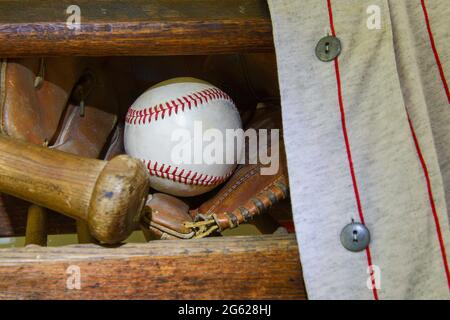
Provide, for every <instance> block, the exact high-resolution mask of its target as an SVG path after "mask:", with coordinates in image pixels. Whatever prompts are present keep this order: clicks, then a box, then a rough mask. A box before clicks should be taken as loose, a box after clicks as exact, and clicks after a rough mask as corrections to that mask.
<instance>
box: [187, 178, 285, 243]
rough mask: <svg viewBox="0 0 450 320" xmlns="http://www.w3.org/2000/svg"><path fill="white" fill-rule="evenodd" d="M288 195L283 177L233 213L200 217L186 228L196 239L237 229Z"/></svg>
mask: <svg viewBox="0 0 450 320" xmlns="http://www.w3.org/2000/svg"><path fill="white" fill-rule="evenodd" d="M287 195H288V187H287V181H286V179H285V177H283V176H282V177H280V178H278V179H277V180H276V181H275V182H273V183H271V184H270V185H269V186H268V187H267V188H265V189H264V190H263V191H261V192H260V193H258V194H257V195H256V196H255V197H253V198H251V199H250V200H248V201H247V202H246V203H245V204H244V205H243V206H241V207H239V208H237V209H235V210H233V211H232V212H223V213H214V214H212V215H209V216H204V215H198V216H197V217H196V219H198V220H200V221H196V222H193V223H192V222H189V223H186V224H185V226H186V227H187V228H191V229H192V230H194V231H195V233H196V235H195V236H194V237H195V238H203V237H205V236H207V235H209V234H211V233H212V232H214V231H215V230H218V231H223V230H225V229H232V228H236V227H237V226H239V224H241V223H244V222H248V221H250V220H252V219H253V217H254V216H255V215H258V214H262V213H263V212H265V211H267V210H268V209H269V208H270V207H272V206H273V205H274V204H275V203H277V202H279V201H281V200H283V199H285V198H286V197H287Z"/></svg>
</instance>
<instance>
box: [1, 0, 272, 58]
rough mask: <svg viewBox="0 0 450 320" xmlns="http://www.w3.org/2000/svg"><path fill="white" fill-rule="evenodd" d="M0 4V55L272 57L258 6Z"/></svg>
mask: <svg viewBox="0 0 450 320" xmlns="http://www.w3.org/2000/svg"><path fill="white" fill-rule="evenodd" d="M72 4H74V3H73V1H71V0H0V42H1V43H2V45H1V46H0V56H2V57H12V56H39V55H41V56H67V55H83V56H106V55H109V56H118V55H121V56H123V55H135V56H137V55H191V54H212V53H214V54H218V53H236V52H268V51H273V50H274V47H273V38H272V25H271V21H270V14H269V10H268V7H267V3H266V1H265V0H227V1H210V0H155V1H145V0H100V1H89V0H79V1H77V2H76V4H77V5H78V6H79V7H80V9H81V26H80V29H79V30H70V29H69V28H68V27H67V24H66V21H67V19H68V17H69V16H70V14H67V13H66V10H67V8H68V7H69V6H70V5H72Z"/></svg>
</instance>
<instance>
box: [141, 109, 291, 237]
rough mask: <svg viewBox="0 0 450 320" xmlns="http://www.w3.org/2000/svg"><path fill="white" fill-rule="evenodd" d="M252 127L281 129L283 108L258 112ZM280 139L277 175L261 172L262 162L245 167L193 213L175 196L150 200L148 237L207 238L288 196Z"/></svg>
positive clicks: (164, 196) (283, 155)
mask: <svg viewBox="0 0 450 320" xmlns="http://www.w3.org/2000/svg"><path fill="white" fill-rule="evenodd" d="M249 127H251V128H254V129H262V128H264V129H281V114H280V111H279V108H275V107H271V108H270V107H265V108H259V109H257V110H256V113H255V115H254V118H253V119H252V121H251V123H250V125H249ZM280 139H281V141H280V152H279V154H280V163H279V164H280V165H279V170H278V171H277V172H276V173H275V174H273V175H262V174H261V170H260V169H261V168H262V167H264V165H262V164H261V163H260V162H258V163H256V164H245V165H241V166H239V167H238V168H237V170H236V171H235V172H234V174H233V175H232V176H231V178H230V179H229V180H228V182H227V183H226V184H225V185H224V186H223V187H222V188H221V189H220V190H219V192H218V193H217V194H216V195H214V196H213V197H212V198H211V199H209V200H207V201H206V202H204V203H203V204H202V205H200V206H199V207H198V208H197V209H195V210H190V211H189V210H188V206H187V204H185V203H184V202H182V201H181V200H179V199H177V198H175V197H172V196H169V195H164V194H154V195H153V196H152V197H151V198H149V200H148V201H147V208H148V214H147V219H146V222H145V227H144V228H145V231H144V232H145V233H146V234H147V238H148V239H189V238H199V237H205V236H208V235H210V234H212V233H215V232H221V231H223V230H225V229H229V228H235V227H237V226H239V224H241V223H245V222H249V221H251V220H252V219H253V217H254V216H255V215H259V214H262V213H263V212H265V211H267V209H269V208H270V207H271V206H273V205H274V204H276V203H278V202H279V201H280V200H282V199H284V198H286V197H288V175H287V167H286V158H285V152H284V147H283V143H282V137H281V136H280ZM269 145H270V144H269Z"/></svg>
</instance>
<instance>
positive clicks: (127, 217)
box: [88, 155, 149, 244]
mask: <svg viewBox="0 0 450 320" xmlns="http://www.w3.org/2000/svg"><path fill="white" fill-rule="evenodd" d="M148 192H149V177H148V172H147V169H146V168H145V166H144V164H143V163H142V162H141V161H139V160H137V159H133V158H131V157H129V156H127V155H120V156H117V157H115V158H114V159H112V160H111V161H109V162H107V163H106V165H105V167H104V168H103V170H102V171H101V173H100V175H99V177H98V180H97V183H96V185H95V187H94V192H93V194H92V197H91V200H90V203H89V211H88V225H89V230H90V232H91V234H92V235H93V236H94V237H95V238H97V239H98V240H100V241H102V242H104V243H108V244H114V243H119V242H121V241H123V240H125V239H126V238H127V237H128V236H129V235H130V234H131V233H132V232H133V231H134V230H135V229H136V227H137V226H138V225H139V221H140V219H141V215H142V212H143V207H144V205H145V201H146V198H147V195H148Z"/></svg>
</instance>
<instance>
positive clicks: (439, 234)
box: [406, 110, 450, 290]
mask: <svg viewBox="0 0 450 320" xmlns="http://www.w3.org/2000/svg"><path fill="white" fill-rule="evenodd" d="M406 116H407V117H408V123H409V128H410V129H411V136H412V138H413V141H414V145H415V146H416V151H417V156H418V157H419V161H420V165H421V166H422V170H423V174H424V176H425V181H426V184H427V192H428V198H429V201H430V207H431V211H432V213H433V219H434V223H435V225H436V233H437V237H438V241H439V246H440V249H441V255H442V260H443V263H444V271H445V275H446V277H447V284H448V288H449V290H450V272H449V269H448V262H447V253H446V251H445V246H444V240H443V239H442V232H441V224H440V222H439V216H438V214H437V210H436V204H435V203H434V197H433V190H432V188H431V180H430V175H429V173H428V167H427V165H426V163H425V159H424V158H423V154H422V150H421V149H420V145H419V140H418V139H417V135H416V132H415V130H414V127H413V124H412V122H411V119H410V117H409V114H408V110H406Z"/></svg>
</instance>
